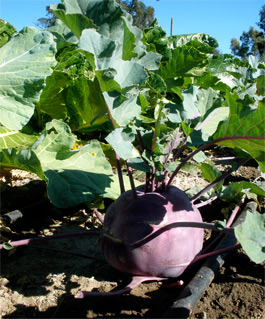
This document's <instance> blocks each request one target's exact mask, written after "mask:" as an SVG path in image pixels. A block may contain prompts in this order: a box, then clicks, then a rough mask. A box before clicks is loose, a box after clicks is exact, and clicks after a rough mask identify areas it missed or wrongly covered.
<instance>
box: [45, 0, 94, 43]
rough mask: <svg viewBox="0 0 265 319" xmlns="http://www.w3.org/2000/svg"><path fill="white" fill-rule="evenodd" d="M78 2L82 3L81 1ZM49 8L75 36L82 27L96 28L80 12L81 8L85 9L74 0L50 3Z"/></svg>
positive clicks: (77, 35)
mask: <svg viewBox="0 0 265 319" xmlns="http://www.w3.org/2000/svg"><path fill="white" fill-rule="evenodd" d="M80 3H81V4H82V2H81V1H80ZM83 4H84V2H83ZM50 9H51V10H52V11H53V12H54V13H55V15H56V16H57V17H58V18H59V19H60V20H61V21H62V22H63V23H64V24H65V25H66V26H67V27H68V28H69V29H71V31H72V32H73V33H74V35H75V36H76V37H77V38H80V36H81V33H82V31H83V30H84V29H89V28H97V26H96V25H95V24H94V23H93V21H92V20H90V19H88V18H87V17H86V16H85V15H83V14H82V13H83V12H82V10H85V8H84V7H80V5H79V3H78V1H76V0H71V2H70V1H69V0H65V1H64V3H63V4H62V3H60V4H51V6H50Z"/></svg>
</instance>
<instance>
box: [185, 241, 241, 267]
mask: <svg viewBox="0 0 265 319" xmlns="http://www.w3.org/2000/svg"><path fill="white" fill-rule="evenodd" d="M239 248H241V244H235V245H233V246H230V247H226V248H222V249H218V250H215V251H212V252H210V253H206V254H202V255H199V256H196V257H195V258H194V259H193V261H192V262H191V263H195V262H196V261H199V260H201V259H205V258H208V257H212V256H216V255H222V254H224V253H227V252H229V251H231V250H234V249H239Z"/></svg>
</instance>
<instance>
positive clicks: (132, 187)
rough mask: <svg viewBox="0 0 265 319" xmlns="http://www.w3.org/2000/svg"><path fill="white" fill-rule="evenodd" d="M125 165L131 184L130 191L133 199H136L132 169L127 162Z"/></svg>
mask: <svg viewBox="0 0 265 319" xmlns="http://www.w3.org/2000/svg"><path fill="white" fill-rule="evenodd" d="M126 165H127V171H128V176H129V180H130V184H131V190H132V193H133V198H134V199H137V192H136V188H135V184H134V180H133V174H132V168H131V167H130V166H129V165H128V164H127V162H126Z"/></svg>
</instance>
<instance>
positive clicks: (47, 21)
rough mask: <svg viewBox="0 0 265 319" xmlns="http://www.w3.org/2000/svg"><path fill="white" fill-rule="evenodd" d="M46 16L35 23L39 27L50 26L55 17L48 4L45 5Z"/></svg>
mask: <svg viewBox="0 0 265 319" xmlns="http://www.w3.org/2000/svg"><path fill="white" fill-rule="evenodd" d="M46 11H47V13H46V18H40V19H38V20H37V22H36V23H35V25H36V26H37V27H39V28H41V29H46V28H48V27H50V26H51V25H52V24H53V23H54V22H55V20H56V19H57V17H56V15H55V14H54V13H53V12H52V11H51V10H50V6H46Z"/></svg>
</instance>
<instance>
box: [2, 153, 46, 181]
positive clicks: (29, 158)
mask: <svg viewBox="0 0 265 319" xmlns="http://www.w3.org/2000/svg"><path fill="white" fill-rule="evenodd" d="M0 167H1V168H9V169H22V170H26V171H29V172H32V173H35V174H37V175H38V176H39V177H40V178H42V179H43V180H47V178H46V176H45V175H44V174H43V170H42V167H41V163H40V161H39V159H38V157H37V156H36V154H35V153H34V152H33V151H31V150H21V151H18V150H17V149H15V148H8V149H2V150H1V151H0Z"/></svg>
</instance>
